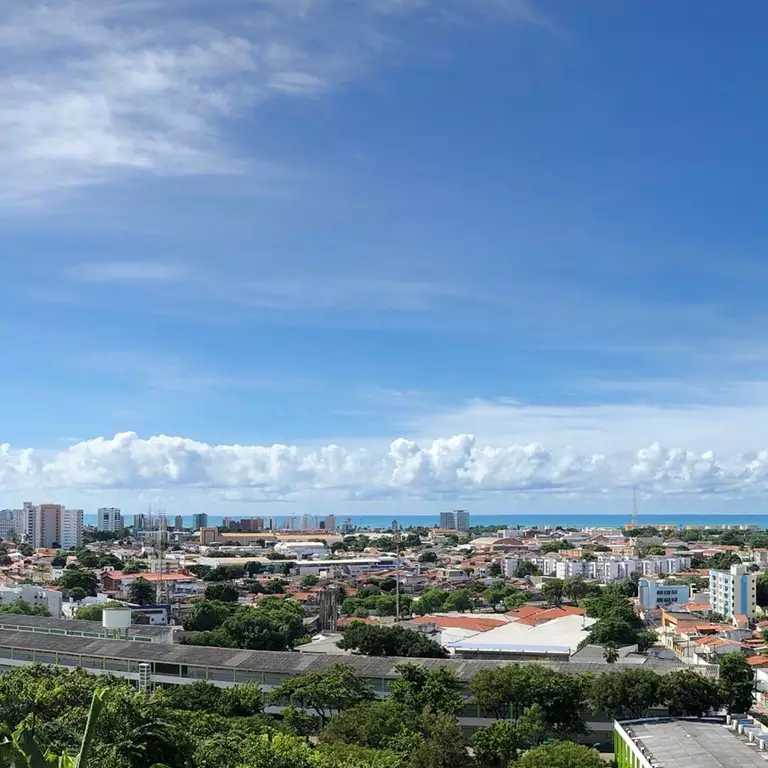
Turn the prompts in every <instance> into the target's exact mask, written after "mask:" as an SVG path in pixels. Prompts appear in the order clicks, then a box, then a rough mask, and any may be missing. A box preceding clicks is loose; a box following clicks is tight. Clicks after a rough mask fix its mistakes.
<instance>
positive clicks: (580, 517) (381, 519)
mask: <svg viewBox="0 0 768 768" xmlns="http://www.w3.org/2000/svg"><path fill="white" fill-rule="evenodd" d="M173 517H174V516H173V515H171V516H170V518H169V520H170V522H172V521H173ZM232 517H233V518H235V519H239V518H240V517H242V515H233V516H232ZM254 517H255V515H254ZM84 518H85V523H86V524H88V525H95V524H96V515H85V516H84ZM283 519H284V518H283V517H281V516H277V517H276V518H275V520H276V521H277V524H278V525H279V524H280V523H281V522H282V520H283ZM319 519H320V520H322V519H323V516H322V515H320V516H319ZM347 519H349V520H350V521H351V523H352V525H353V526H354V527H355V528H369V529H371V530H375V529H379V528H381V529H388V528H390V527H391V525H392V521H393V520H397V524H398V525H399V526H400V527H401V528H409V527H412V526H424V527H430V526H435V525H438V524H439V522H440V515H439V514H425V515H343V514H337V515H336V524H337V526H339V527H340V526H341V524H342V523H343V522H344V521H345V520H347ZM223 520H224V518H223V517H220V516H216V515H209V516H208V524H209V525H222V523H223ZM265 520H266V518H265ZM637 521H638V524H639V525H654V526H657V527H664V526H681V527H685V526H688V525H695V526H712V527H717V526H723V525H730V526H738V525H749V526H758V527H759V528H768V514H763V513H743V514H742V513H731V514H727V515H723V514H701V513H699V514H696V513H691V514H685V513H677V514H663V513H657V514H650V513H647V514H644V515H642V514H641V515H638V518H637ZM127 522H128V523H131V522H133V519H132V516H131V515H130V514H128V515H127ZM629 522H630V517H629V515H627V514H563V513H559V512H558V513H552V514H547V513H542V512H538V513H536V514H525V513H522V514H506V515H505V514H481V513H478V514H472V513H471V512H470V525H482V526H494V527H496V528H499V529H501V528H515V527H516V526H521V527H525V528H527V527H531V526H539V527H540V528H543V527H547V526H549V527H554V526H558V525H559V526H562V527H564V528H593V527H609V528H620V527H621V526H623V525H627V524H628V523H629ZM184 525H185V526H188V527H191V526H192V517H191V516H190V515H185V516H184Z"/></svg>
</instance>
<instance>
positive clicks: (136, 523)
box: [133, 512, 147, 533]
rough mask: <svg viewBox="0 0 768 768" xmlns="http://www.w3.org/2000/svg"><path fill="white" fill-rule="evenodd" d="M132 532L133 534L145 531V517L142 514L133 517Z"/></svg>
mask: <svg viewBox="0 0 768 768" xmlns="http://www.w3.org/2000/svg"><path fill="white" fill-rule="evenodd" d="M133 530H134V533H135V532H136V531H146V530H147V516H146V515H145V514H144V513H143V512H139V513H138V514H137V515H134V516H133Z"/></svg>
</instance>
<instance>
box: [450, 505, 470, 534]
mask: <svg viewBox="0 0 768 768" xmlns="http://www.w3.org/2000/svg"><path fill="white" fill-rule="evenodd" d="M453 514H454V517H455V518H456V530H457V531H468V530H469V512H467V510H466V509H455V510H454V511H453Z"/></svg>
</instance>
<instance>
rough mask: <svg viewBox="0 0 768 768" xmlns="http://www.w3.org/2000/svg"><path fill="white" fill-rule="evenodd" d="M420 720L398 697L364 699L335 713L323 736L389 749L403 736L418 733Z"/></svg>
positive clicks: (322, 738) (333, 739)
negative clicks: (374, 699) (396, 698)
mask: <svg viewBox="0 0 768 768" xmlns="http://www.w3.org/2000/svg"><path fill="white" fill-rule="evenodd" d="M420 730H421V723H420V722H419V719H418V718H417V717H414V714H413V711H412V710H411V709H410V708H409V707H407V706H405V705H404V704H399V703H398V702H396V701H364V702H363V703H362V704H358V705H357V706H355V707H352V708H351V709H347V710H345V711H344V712H339V714H337V715H334V716H333V717H332V718H331V719H330V721H329V722H328V725H327V726H326V727H325V730H324V731H323V732H322V734H321V736H320V740H321V741H322V742H324V743H329V744H333V743H336V742H343V743H345V744H358V745H360V746H361V747H368V748H371V749H388V748H390V747H391V746H393V744H396V742H397V740H402V738H403V736H407V735H408V734H416V733H419V732H420Z"/></svg>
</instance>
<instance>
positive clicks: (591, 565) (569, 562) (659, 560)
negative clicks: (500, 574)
mask: <svg viewBox="0 0 768 768" xmlns="http://www.w3.org/2000/svg"><path fill="white" fill-rule="evenodd" d="M521 559H525V558H521ZM530 560H531V562H532V563H534V564H535V565H536V566H538V568H539V569H540V570H541V572H542V574H543V575H544V576H556V577H557V578H558V579H567V578H568V577H570V576H583V577H584V578H585V579H593V580H595V581H599V582H602V583H603V584H610V583H611V582H613V581H620V580H621V579H628V578H629V577H630V575H631V574H633V573H637V574H639V575H640V576H647V575H658V576H667V575H670V574H674V573H678V572H679V571H685V570H687V569H688V568H690V567H691V558H690V557H685V556H682V555H681V556H678V555H674V556H670V557H662V556H659V557H648V558H644V559H642V560H641V559H639V558H636V557H629V556H628V555H598V556H597V559H596V560H573V559H570V558H560V557H559V556H558V555H556V554H552V555H545V556H544V557H540V556H539V557H532V558H530ZM506 562H507V560H505V563H506ZM516 567H517V562H515V564H514V566H513V567H512V568H511V570H512V572H514V569H515V568H516ZM507 569H508V571H509V566H507ZM508 575H509V574H508Z"/></svg>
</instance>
